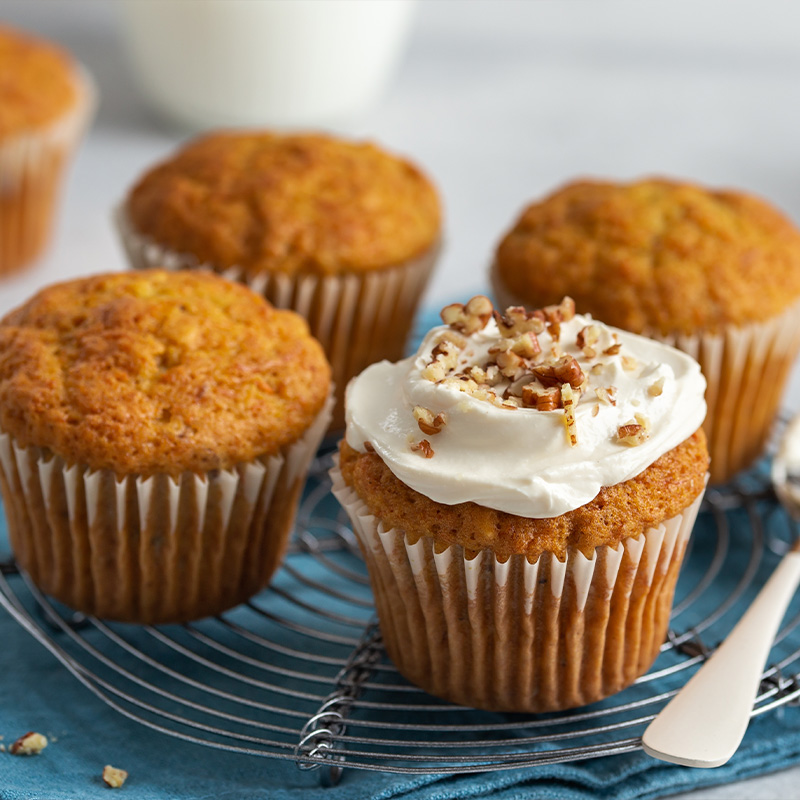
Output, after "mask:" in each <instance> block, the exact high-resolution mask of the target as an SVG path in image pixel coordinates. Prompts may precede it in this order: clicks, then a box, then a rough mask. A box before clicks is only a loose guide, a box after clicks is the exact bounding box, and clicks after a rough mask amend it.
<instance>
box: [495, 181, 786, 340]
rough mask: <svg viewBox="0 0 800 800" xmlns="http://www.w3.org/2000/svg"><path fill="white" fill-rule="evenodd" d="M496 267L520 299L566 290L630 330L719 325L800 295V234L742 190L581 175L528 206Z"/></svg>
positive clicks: (586, 309) (536, 300)
mask: <svg viewBox="0 0 800 800" xmlns="http://www.w3.org/2000/svg"><path fill="white" fill-rule="evenodd" d="M495 269H496V271H497V275H496V278H499V280H500V283H501V286H505V287H506V288H507V289H508V290H509V291H510V292H511V293H512V294H513V295H514V296H515V297H516V299H517V300H518V301H520V302H523V303H526V304H532V305H534V306H540V305H545V304H549V303H553V302H557V301H558V299H560V298H561V297H563V296H564V295H565V294H569V295H570V296H571V297H572V298H574V300H575V304H576V306H577V309H578V311H580V312H583V313H591V314H593V315H594V316H595V317H597V318H599V319H602V320H603V321H604V322H606V323H607V324H609V325H614V326H616V327H619V328H625V329H627V330H630V331H634V332H635V333H642V332H656V333H661V334H669V333H693V332H696V331H698V330H705V331H719V330H721V329H722V328H723V327H724V326H727V325H738V324H744V323H750V322H757V321H761V320H765V319H768V318H770V317H773V316H774V315H776V314H778V313H780V312H781V311H783V310H784V309H785V308H787V307H788V306H789V305H790V304H792V303H793V302H794V301H795V300H796V299H797V298H798V297H799V296H800V232H798V230H797V229H796V228H795V227H794V225H792V223H791V222H789V220H788V219H787V218H786V217H784V216H783V215H782V214H780V213H779V212H778V211H777V210H776V209H774V208H773V207H771V206H770V205H768V204H767V203H765V202H764V201H762V200H760V199H758V198H756V197H753V196H751V195H748V194H744V193H741V192H736V191H728V190H723V191H713V190H710V189H704V188H702V187H699V186H694V185H691V184H686V183H677V182H673V181H670V180H656V179H653V180H642V181H637V182H635V183H630V184H617V183H604V182H592V181H583V182H577V183H571V184H569V185H567V186H565V187H563V188H562V189H560V190H558V191H557V192H555V193H554V194H552V195H550V196H549V197H547V198H545V199H544V200H542V201H541V202H538V203H534V204H533V205H531V206H529V207H528V208H526V209H525V211H524V212H523V213H522V215H521V217H520V218H519V220H518V221H517V222H516V224H515V225H514V227H513V228H512V229H511V230H510V231H509V232H508V233H507V234H506V236H505V237H504V238H503V240H502V241H501V242H500V245H499V247H498V249H497V254H496V261H495Z"/></svg>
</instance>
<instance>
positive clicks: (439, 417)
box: [413, 406, 446, 436]
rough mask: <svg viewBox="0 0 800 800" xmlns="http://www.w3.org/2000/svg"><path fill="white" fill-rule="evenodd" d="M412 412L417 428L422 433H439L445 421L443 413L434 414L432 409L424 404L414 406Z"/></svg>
mask: <svg viewBox="0 0 800 800" xmlns="http://www.w3.org/2000/svg"><path fill="white" fill-rule="evenodd" d="M413 414H414V419H415V420H416V421H417V425H419V429H420V430H421V431H422V432H423V433H427V434H428V436H435V435H436V434H437V433H441V430H442V428H444V426H445V423H446V419H445V416H444V414H436V416H434V414H433V411H431V410H430V409H429V408H425V407H424V406H414V411H413Z"/></svg>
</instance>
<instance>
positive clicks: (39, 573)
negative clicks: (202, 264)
mask: <svg viewBox="0 0 800 800" xmlns="http://www.w3.org/2000/svg"><path fill="white" fill-rule="evenodd" d="M329 394H330V369H329V367H328V364H327V362H326V361H325V357H324V354H323V353H322V349H321V348H320V346H319V344H318V343H317V342H316V341H315V340H314V339H313V338H312V337H311V336H310V335H309V333H308V328H307V326H306V324H305V322H304V321H303V320H302V319H301V318H300V317H299V316H297V315H296V314H294V313H292V312H290V311H276V310H275V309H273V308H272V307H271V306H269V304H268V303H267V302H266V301H265V300H264V299H263V298H261V297H259V296H258V295H256V294H254V293H253V292H251V291H250V290H249V289H247V288H246V287H244V286H241V285H239V284H235V283H231V282H229V281H226V280H224V279H223V278H220V277H217V276H215V275H209V274H194V273H169V272H164V271H146V272H141V273H127V274H117V275H100V276H95V277H91V278H85V279H81V280H75V281H70V282H67V283H62V284H58V285H54V286H50V287H48V288H46V289H43V290H42V291H41V292H39V293H38V294H37V295H36V296H35V297H33V298H32V299H31V300H30V301H28V302H27V303H26V304H24V305H23V306H21V307H20V308H18V309H16V310H15V311H12V312H11V313H10V314H8V315H7V316H6V317H5V318H4V319H3V320H2V321H0V488H1V489H2V494H3V502H4V506H5V509H6V513H7V515H8V527H9V533H10V537H11V545H12V547H13V550H14V555H15V558H16V560H17V563H18V564H19V565H20V566H21V567H22V568H23V569H24V570H26V571H27V572H28V573H29V574H30V576H31V578H32V579H33V581H34V582H35V583H36V584H37V585H38V586H39V587H40V588H41V589H42V590H43V591H44V592H46V593H47V594H50V595H52V596H53V597H55V598H57V599H58V600H61V601H62V602H64V603H66V604H67V605H69V606H71V607H72V608H75V609H77V610H78V611H83V612H85V613H90V614H95V615H97V616H102V617H108V618H110V619H117V620H123V621H128V622H142V623H161V622H176V621H185V620H189V619H195V618H198V617H202V616H206V615H209V614H217V613H219V612H221V611H224V610H225V609H226V608H229V607H231V606H234V605H236V604H238V603H240V602H242V601H243V600H246V599H247V598H248V597H250V596H251V595H253V594H255V593H256V592H257V591H258V590H259V589H260V588H262V587H263V586H264V585H265V584H266V583H267V581H268V580H269V578H270V576H271V575H272V573H273V572H274V571H275V569H276V568H277V566H278V565H279V563H280V561H281V558H282V556H283V554H284V551H285V549H286V544H287V541H288V537H289V534H290V532H291V528H292V523H293V520H294V514H295V509H296V506H297V501H298V497H299V493H300V491H301V489H302V486H303V483H304V479H305V473H306V469H307V466H308V463H309V461H310V459H311V458H312V456H313V455H314V453H315V451H316V448H317V446H318V444H319V442H320V440H321V438H322V435H323V433H324V431H325V428H326V427H327V424H328V421H329V419H330V404H329V403H328V402H327V401H328V398H329Z"/></svg>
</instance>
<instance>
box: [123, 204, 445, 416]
mask: <svg viewBox="0 0 800 800" xmlns="http://www.w3.org/2000/svg"><path fill="white" fill-rule="evenodd" d="M114 220H115V223H116V227H117V230H118V232H119V235H120V239H121V241H122V244H123V247H124V249H125V253H126V255H127V257H128V261H129V262H130V264H131V266H132V267H133V268H134V269H150V268H154V267H160V268H163V269H203V270H207V271H212V272H218V273H219V274H220V275H222V276H223V277H225V278H228V279H229V280H233V281H237V282H239V283H244V284H245V285H246V286H248V287H250V288H251V289H253V290H254V291H255V292H257V293H258V294H260V295H262V296H263V297H265V298H266V299H267V300H268V301H269V302H270V303H271V304H272V305H274V306H275V307H276V308H288V309H291V310H292V311H296V312H297V313H298V314H300V315H301V316H303V317H305V319H306V320H307V321H308V325H309V328H310V330H311V335H312V336H313V337H314V338H315V339H317V341H319V342H320V344H321V345H322V347H323V349H324V350H325V354H326V356H327V357H328V360H329V361H330V364H331V369H332V375H333V382H334V384H335V386H336V387H337V402H336V407H335V409H334V412H333V422H332V425H331V427H332V429H334V430H336V429H341V428H342V427H344V391H345V388H346V387H347V383H348V381H349V380H350V378H352V377H354V376H355V375H358V374H359V373H360V372H361V371H362V370H364V369H365V368H366V367H368V366H369V365H370V364H372V363H374V362H376V361H380V360H381V359H384V358H386V359H388V360H389V361H398V360H399V359H401V358H403V356H404V355H405V352H404V351H405V346H406V341H407V340H408V336H409V333H410V331H411V325H412V322H413V319H414V313H415V312H416V309H417V306H418V305H419V302H420V299H421V297H422V293H423V292H424V291H425V287H426V285H427V283H428V278H429V277H430V274H431V271H432V270H433V266H434V264H435V262H436V259H437V257H438V255H439V249H440V247H439V243H438V242H437V244H436V245H435V246H433V247H432V248H431V249H430V250H428V252H426V253H425V254H424V255H423V256H421V257H419V258H416V259H413V260H411V261H407V262H406V263H404V264H401V265H399V266H396V267H391V268H389V269H383V270H371V271H368V272H363V273H348V274H346V275H327V276H320V275H313V274H299V275H286V274H283V273H266V272H264V273H260V274H254V275H249V274H248V273H247V271H246V270H244V269H242V268H240V267H231V268H229V269H225V270H215V269H214V267H213V265H211V264H201V263H198V261H197V259H195V258H193V257H192V256H188V255H183V254H180V253H175V252H174V251H171V250H168V249H167V248H164V247H162V246H161V245H159V244H158V243H156V242H154V241H153V240H152V239H150V238H148V237H146V236H142V235H140V234H138V233H137V232H136V231H135V230H134V229H133V227H132V225H131V223H130V220H129V219H128V216H127V214H126V212H125V209H124V206H120V207H118V208H117V210H116V212H115V214H114Z"/></svg>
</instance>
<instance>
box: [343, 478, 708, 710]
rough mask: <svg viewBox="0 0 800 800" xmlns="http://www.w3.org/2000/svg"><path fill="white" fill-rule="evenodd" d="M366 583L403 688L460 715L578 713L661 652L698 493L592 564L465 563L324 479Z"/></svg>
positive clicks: (456, 552) (571, 559) (575, 555)
mask: <svg viewBox="0 0 800 800" xmlns="http://www.w3.org/2000/svg"><path fill="white" fill-rule="evenodd" d="M331 475H332V477H333V493H334V494H335V495H336V497H337V499H338V500H339V502H340V503H341V504H342V506H343V507H344V509H345V510H346V511H347V513H348V515H349V517H350V520H351V521H352V524H353V530H354V532H355V534H356V536H357V537H358V540H359V543H360V545H361V549H362V552H363V553H364V557H365V559H366V562H367V568H368V570H369V574H370V581H371V584H372V589H373V593H374V595H375V604H376V607H377V611H378V618H379V620H380V626H381V632H382V634H383V639H384V642H385V645H386V650H387V652H388V653H389V656H390V657H391V659H392V661H394V663H395V665H396V666H397V669H398V670H399V671H400V672H401V673H402V674H403V675H404V676H405V677H406V678H408V680H410V681H412V682H413V683H415V684H417V685H418V686H420V687H422V688H423V689H425V690H426V691H427V692H429V693H430V694H434V695H437V696H439V697H442V698H445V699H447V700H450V701H452V702H455V703H460V704H461V705H467V706H473V707H476V708H484V709H488V710H493V711H523V712H532V713H538V712H543V711H555V710H558V709H564V708H571V707H574V706H580V705H585V704H587V703H593V702H595V701H596V700H600V699H602V698H603V697H607V696H608V695H610V694H613V693H615V692H618V691H620V690H621V689H623V688H625V687H626V686H628V685H629V684H631V683H633V681H634V680H635V679H636V678H637V677H638V676H639V675H642V674H643V673H645V672H646V671H647V670H648V669H649V667H650V665H651V664H652V663H653V661H654V660H655V658H656V656H657V655H658V653H659V649H660V647H661V645H662V643H663V642H664V639H665V637H666V632H667V625H668V622H669V613H670V609H671V607H672V597H673V593H674V591H675V582H676V581H677V578H678V572H679V570H680V565H681V561H682V560H683V555H684V552H685V550H686V543H687V541H688V539H689V534H690V533H691V530H692V527H693V525H694V521H695V518H696V516H697V512H698V510H699V507H700V502H701V500H702V495H701V496H700V497H698V498H697V499H696V500H695V501H694V502H693V503H692V504H691V505H690V506H689V507H688V508H686V509H685V510H684V511H683V513H682V514H679V515H677V516H676V517H673V518H672V519H669V520H667V521H665V522H664V523H662V524H661V525H659V526H658V527H655V528H650V529H648V530H646V531H643V533H642V534H641V535H639V536H638V537H629V538H627V539H625V540H623V541H622V542H621V543H620V544H619V545H618V546H617V547H616V548H613V547H610V546H604V547H598V548H596V549H595V551H594V553H593V555H592V558H591V559H588V558H586V557H585V556H584V555H583V554H582V553H581V552H580V551H578V550H571V551H570V552H568V554H567V557H566V559H565V560H564V561H559V560H558V559H557V558H556V557H555V556H553V555H552V554H550V553H546V554H543V555H542V556H540V558H539V559H538V560H537V561H536V562H534V563H530V562H529V561H528V559H527V558H526V557H525V556H522V555H514V556H511V557H510V558H509V559H508V560H506V561H499V560H498V559H497V558H496V557H495V556H494V554H493V553H492V552H491V551H490V550H484V551H480V552H479V553H478V554H477V555H476V556H474V557H468V555H467V554H466V553H465V551H464V549H463V548H462V547H460V546H457V545H451V546H449V547H447V548H446V549H444V550H442V551H441V552H435V549H434V547H433V540H432V539H429V538H422V539H420V540H418V541H417V542H415V543H414V544H411V543H410V542H409V541H408V540H407V539H406V537H405V534H404V533H403V531H401V530H397V529H386V528H385V527H384V525H383V523H381V522H380V521H379V520H377V519H376V518H375V517H374V516H372V515H371V514H370V512H369V509H368V508H367V506H366V504H365V503H364V502H363V501H362V500H361V499H360V498H359V497H358V495H357V494H356V492H355V491H354V490H352V489H351V488H349V487H348V486H347V485H346V484H345V483H344V480H343V479H342V476H341V473H340V472H339V470H338V468H334V469H333V470H332V471H331Z"/></svg>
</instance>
